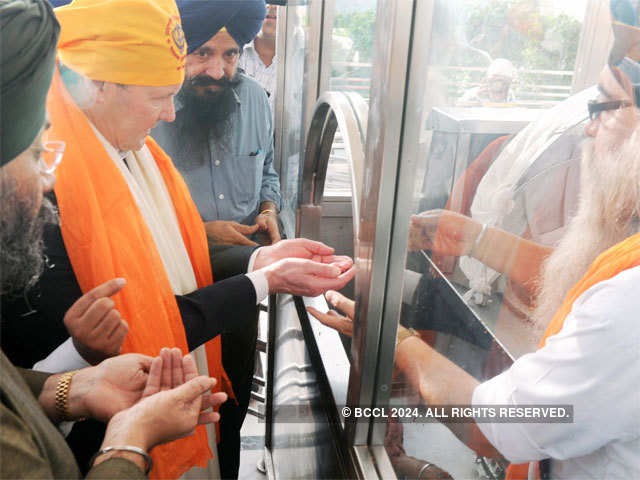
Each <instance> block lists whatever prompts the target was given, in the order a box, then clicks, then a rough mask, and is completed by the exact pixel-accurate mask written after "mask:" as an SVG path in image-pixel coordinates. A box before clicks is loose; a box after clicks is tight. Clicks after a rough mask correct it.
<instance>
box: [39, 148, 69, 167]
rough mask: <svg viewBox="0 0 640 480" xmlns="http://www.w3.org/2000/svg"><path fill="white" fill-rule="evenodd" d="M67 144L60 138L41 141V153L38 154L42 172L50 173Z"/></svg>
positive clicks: (59, 160) (57, 163) (60, 159)
mask: <svg viewBox="0 0 640 480" xmlns="http://www.w3.org/2000/svg"><path fill="white" fill-rule="evenodd" d="M66 146H67V144H66V143H64V142H63V141H61V140H49V141H47V142H42V155H40V163H39V165H40V170H41V171H42V173H48V174H51V173H53V172H54V171H55V170H56V167H57V166H58V165H59V164H60V162H61V161H62V155H63V154H64V149H65V147H66Z"/></svg>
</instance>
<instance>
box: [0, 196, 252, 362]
mask: <svg viewBox="0 0 640 480" xmlns="http://www.w3.org/2000/svg"><path fill="white" fill-rule="evenodd" d="M51 199H52V201H54V202H55V197H51ZM43 238H44V243H45V255H46V256H47V259H48V264H49V267H45V271H44V273H43V274H42V276H41V278H40V280H39V281H38V283H37V284H36V285H35V286H34V287H33V288H32V289H30V290H29V291H28V292H27V293H25V294H22V295H18V296H13V297H7V296H4V297H2V305H1V308H2V318H3V319H11V321H2V329H1V334H0V340H1V342H2V349H3V350H4V352H5V354H6V355H7V357H9V359H10V360H11V361H12V362H13V363H14V365H17V366H21V367H25V368H31V367H32V366H33V364H34V363H36V362H37V361H39V360H42V359H43V358H45V357H46V356H47V355H49V354H50V353H51V352H52V351H53V350H55V349H56V348H57V347H58V346H59V345H60V344H61V343H63V342H64V341H65V340H67V338H69V334H68V332H67V330H66V328H65V326H64V323H63V319H64V315H65V313H66V311H67V310H68V309H69V308H70V307H71V305H73V303H74V302H75V301H76V300H78V299H79V298H80V297H81V296H82V291H81V290H80V285H79V284H78V281H77V279H76V276H75V273H74V272H73V268H72V267H71V262H70V260H69V255H68V254H67V250H66V247H65V245H64V242H63V240H62V234H61V231H60V228H59V226H57V225H56V226H53V225H52V226H48V227H47V228H46V229H45V232H44V237H43ZM256 248H257V247H244V246H228V245H210V246H209V251H210V257H211V267H212V272H213V278H214V283H213V285H209V286H206V287H203V288H200V289H198V290H196V291H194V292H192V293H189V294H187V295H176V300H177V302H178V308H179V309H180V314H181V316H182V321H183V324H184V328H185V332H186V336H187V342H188V344H189V349H190V350H193V349H195V348H196V347H198V346H199V345H201V344H202V343H204V342H206V341H208V340H210V339H212V338H214V337H215V336H216V335H218V334H220V333H222V332H224V331H232V330H238V329H242V328H243V327H245V326H246V324H247V322H248V321H252V319H255V309H256V292H255V289H254V287H253V283H252V282H251V280H249V278H248V277H247V276H246V275H242V274H243V273H245V272H246V271H247V266H248V263H249V258H250V257H251V254H252V253H253V251H254V250H255V249H256ZM125 288H126V286H125Z"/></svg>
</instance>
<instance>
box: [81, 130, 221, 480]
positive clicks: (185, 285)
mask: <svg viewBox="0 0 640 480" xmlns="http://www.w3.org/2000/svg"><path fill="white" fill-rule="evenodd" d="M91 127H92V128H93V131H94V132H95V133H96V136H97V137H98V139H99V140H100V141H101V142H102V144H103V145H104V148H105V149H106V151H107V154H108V155H109V157H110V158H111V159H112V160H113V162H114V163H115V164H116V166H117V167H118V169H119V170H120V173H122V176H123V177H124V179H125V181H126V182H127V186H128V187H129V190H130V191H131V194H132V195H133V198H134V200H135V202H136V204H137V205H138V208H139V209H140V213H141V214H142V218H143V219H144V221H145V223H146V224H147V227H148V228H149V231H150V232H151V236H152V237H153V240H154V241H155V244H156V247H157V249H158V252H159V254H160V258H161V259H162V263H163V264H164V269H165V271H166V272H167V277H169V283H170V284H171V289H172V290H173V293H174V294H175V295H185V294H187V293H190V292H193V291H194V290H196V289H197V288H198V283H197V281H196V276H195V273H194V271H193V266H192V265H191V259H190V258H189V254H188V253H187V248H186V247H185V245H184V240H183V239H182V234H181V233H180V225H179V224H178V217H177V215H176V211H175V209H174V207H173V202H172V200H171V196H170V195H169V190H167V185H166V184H165V182H164V179H163V178H162V174H161V173H160V170H159V169H158V165H157V164H156V162H155V160H154V158H153V155H151V152H150V151H149V149H148V148H147V146H146V145H145V146H144V147H142V148H141V149H140V150H138V151H136V152H126V154H122V155H121V154H120V152H118V151H117V150H116V149H115V148H114V147H113V145H111V143H109V141H108V140H107V139H106V138H104V137H103V136H102V134H101V133H100V132H99V131H98V130H97V129H96V128H95V127H94V126H93V124H91ZM123 156H124V159H123V158H122V157H123ZM125 159H126V164H125ZM191 355H192V356H193V358H194V360H195V361H196V365H197V367H198V372H199V373H200V375H206V376H209V367H208V366H207V355H206V352H205V349H204V345H201V346H199V347H198V348H196V349H195V350H194V351H193V352H191ZM207 434H208V435H207V436H208V439H209V447H210V448H211V451H212V452H213V458H212V459H209V461H208V462H207V463H208V467H207V469H206V472H207V473H206V474H205V475H206V477H207V478H212V479H213V478H220V468H219V464H218V457H217V444H216V430H215V427H214V425H213V424H209V425H207ZM202 475H203V469H201V468H200V467H193V468H192V469H191V470H189V471H188V472H186V473H185V474H184V475H183V476H182V478H184V479H189V478H201V477H202Z"/></svg>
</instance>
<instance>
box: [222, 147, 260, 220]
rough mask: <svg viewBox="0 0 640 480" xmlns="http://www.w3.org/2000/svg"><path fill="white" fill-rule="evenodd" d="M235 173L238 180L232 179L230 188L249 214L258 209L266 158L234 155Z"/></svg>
mask: <svg viewBox="0 0 640 480" xmlns="http://www.w3.org/2000/svg"><path fill="white" fill-rule="evenodd" d="M233 163H234V167H235V168H234V171H235V172H236V174H237V176H236V178H233V179H231V180H232V181H231V185H230V188H231V189H232V191H233V197H234V198H235V199H236V201H237V202H238V204H239V205H242V206H244V207H245V208H247V209H248V210H247V213H250V211H253V210H254V209H255V208H257V207H258V201H259V197H260V186H261V185H260V184H261V179H262V166H263V163H264V157H263V154H262V153H259V154H258V155H234V157H233Z"/></svg>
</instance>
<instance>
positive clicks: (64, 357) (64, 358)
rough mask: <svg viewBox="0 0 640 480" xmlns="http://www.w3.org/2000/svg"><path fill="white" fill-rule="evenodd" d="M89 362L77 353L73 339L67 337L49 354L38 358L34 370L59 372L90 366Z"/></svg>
mask: <svg viewBox="0 0 640 480" xmlns="http://www.w3.org/2000/svg"><path fill="white" fill-rule="evenodd" d="M90 366H91V365H89V363H88V362H87V361H86V360H85V359H84V358H82V355H80V354H79V353H78V351H77V350H76V347H75V345H74V344H73V339H72V338H71V337H69V338H68V339H67V340H66V341H65V342H64V343H62V344H61V345H60V346H59V347H58V348H56V349H55V350H54V351H53V352H51V353H50V354H49V356H48V357H47V358H45V359H44V360H40V361H39V362H37V363H36V364H35V365H34V366H33V369H34V370H39V371H41V372H48V373H61V372H68V371H70V370H78V369H80V368H86V367H90Z"/></svg>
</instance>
